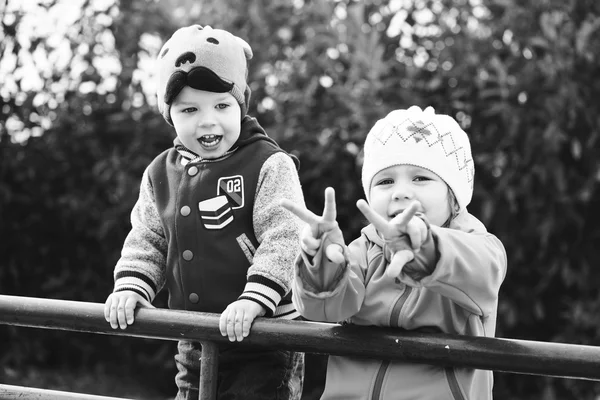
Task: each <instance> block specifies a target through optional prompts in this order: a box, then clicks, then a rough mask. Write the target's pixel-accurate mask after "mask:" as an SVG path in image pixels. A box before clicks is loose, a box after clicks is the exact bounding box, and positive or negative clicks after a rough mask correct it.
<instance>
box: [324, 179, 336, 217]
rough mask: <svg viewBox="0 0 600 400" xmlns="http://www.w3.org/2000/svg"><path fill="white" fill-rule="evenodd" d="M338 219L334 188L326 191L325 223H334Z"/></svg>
mask: <svg viewBox="0 0 600 400" xmlns="http://www.w3.org/2000/svg"><path fill="white" fill-rule="evenodd" d="M336 218H337V210H336V206H335V190H334V189H333V188H332V187H328V188H326V189H325V206H324V207H323V220H324V222H334V221H335V219H336Z"/></svg>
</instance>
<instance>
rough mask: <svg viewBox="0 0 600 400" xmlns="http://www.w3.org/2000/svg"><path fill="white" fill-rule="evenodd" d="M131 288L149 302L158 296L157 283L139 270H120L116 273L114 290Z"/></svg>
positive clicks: (120, 290) (119, 290)
mask: <svg viewBox="0 0 600 400" xmlns="http://www.w3.org/2000/svg"><path fill="white" fill-rule="evenodd" d="M125 290H131V291H133V292H136V293H137V294H139V295H140V296H142V297H143V298H145V299H146V300H148V301H149V302H152V300H154V298H155V297H156V291H157V290H156V284H155V283H154V282H153V281H152V279H150V278H149V277H148V276H146V275H144V274H142V273H141V272H138V271H119V272H118V273H117V274H116V275H115V288H114V290H113V292H122V291H125Z"/></svg>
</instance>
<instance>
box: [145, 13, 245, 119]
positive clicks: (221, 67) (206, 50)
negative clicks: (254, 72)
mask: <svg viewBox="0 0 600 400" xmlns="http://www.w3.org/2000/svg"><path fill="white" fill-rule="evenodd" d="M251 58H252V49H251V48H250V45H249V44H248V43H247V42H246V41H244V40H243V39H241V38H239V37H237V36H234V35H232V34H231V33H229V32H227V31H224V30H222V29H213V28H211V27H210V26H204V27H203V26H201V25H191V26H187V27H185V28H180V29H178V30H176V31H175V33H173V35H172V36H171V38H170V39H169V40H168V41H167V42H166V43H165V44H164V45H163V47H162V49H161V50H160V52H159V53H158V58H157V60H156V72H157V79H158V82H157V85H156V96H157V102H158V109H159V111H160V112H161V114H162V115H163V117H164V118H165V120H166V121H167V122H168V123H169V124H171V125H173V123H172V121H171V115H170V109H171V103H172V102H173V100H174V99H175V97H176V96H177V95H178V94H179V92H180V91H181V89H183V87H185V86H190V87H193V88H195V89H201V90H206V91H209V92H217V93H231V95H232V96H233V97H235V99H236V100H237V102H238V103H239V105H240V107H241V109H242V118H243V117H244V115H246V111H247V110H248V101H249V99H250V88H249V87H248V84H247V83H246V77H247V75H248V65H247V60H250V59H251Z"/></svg>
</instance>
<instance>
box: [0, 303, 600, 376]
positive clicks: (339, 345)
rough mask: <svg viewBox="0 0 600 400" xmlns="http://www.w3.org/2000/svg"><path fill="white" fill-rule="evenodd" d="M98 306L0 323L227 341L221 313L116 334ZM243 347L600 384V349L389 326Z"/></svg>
mask: <svg viewBox="0 0 600 400" xmlns="http://www.w3.org/2000/svg"><path fill="white" fill-rule="evenodd" d="M103 308H104V305H103V304H100V303H88V302H76V301H69V300H51V299H39V298H31V297H18V296H6V295H0V324H7V325H17V326H27V327H37V328H45V329H59V330H68V331H79V332H92V333H100V334H110V335H124V336H134V337H144V338H153V339H162V340H181V339H185V340H194V341H212V342H215V343H226V342H228V340H227V338H225V337H223V336H221V334H220V332H219V316H218V315H217V314H207V313H197V312H190V311H176V310H166V309H151V308H142V309H139V310H137V311H136V319H135V323H134V324H133V325H131V326H129V327H128V328H127V329H125V330H120V329H118V330H113V329H112V328H111V327H110V325H109V324H108V323H107V322H106V321H105V320H104V312H103ZM239 345H240V346H247V345H262V346H271V347H275V348H280V349H287V350H297V351H304V352H308V353H327V354H334V355H347V356H360V357H368V358H376V359H388V360H402V361H409V362H418V363H425V364H433V365H440V366H461V367H469V368H477V369H486V370H494V371H500V372H509V373H517V374H529V375H545V376H553V377H561V378H576V379H592V380H600V347H595V346H584V345H575V344H563V343H548V342H537V341H528V340H515V339H500V338H485V337H472V336H460V335H449V334H432V333H417V332H411V331H402V330H399V329H391V328H375V327H364V326H353V325H343V326H342V325H337V324H325V323H317V322H301V321H286V320H273V319H266V318H259V319H257V320H256V321H255V322H254V325H253V327H252V331H251V334H250V336H248V337H247V338H246V339H244V341H243V342H241V343H239Z"/></svg>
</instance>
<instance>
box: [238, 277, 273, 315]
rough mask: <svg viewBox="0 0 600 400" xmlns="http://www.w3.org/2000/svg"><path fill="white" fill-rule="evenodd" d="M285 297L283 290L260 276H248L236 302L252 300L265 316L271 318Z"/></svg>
mask: <svg viewBox="0 0 600 400" xmlns="http://www.w3.org/2000/svg"><path fill="white" fill-rule="evenodd" d="M284 295H285V288H283V287H281V286H280V285H279V284H278V283H276V282H274V281H272V280H270V279H269V278H266V277H264V276H262V275H250V276H249V277H248V282H246V287H245V288H244V292H243V293H242V295H241V296H240V297H239V298H238V300H242V299H245V300H252V301H255V302H257V303H258V304H260V305H261V306H263V307H264V309H265V310H266V313H265V316H266V317H272V316H273V315H274V314H275V310H276V309H277V306H278V305H279V302H281V298H282V297H283V296H284Z"/></svg>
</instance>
